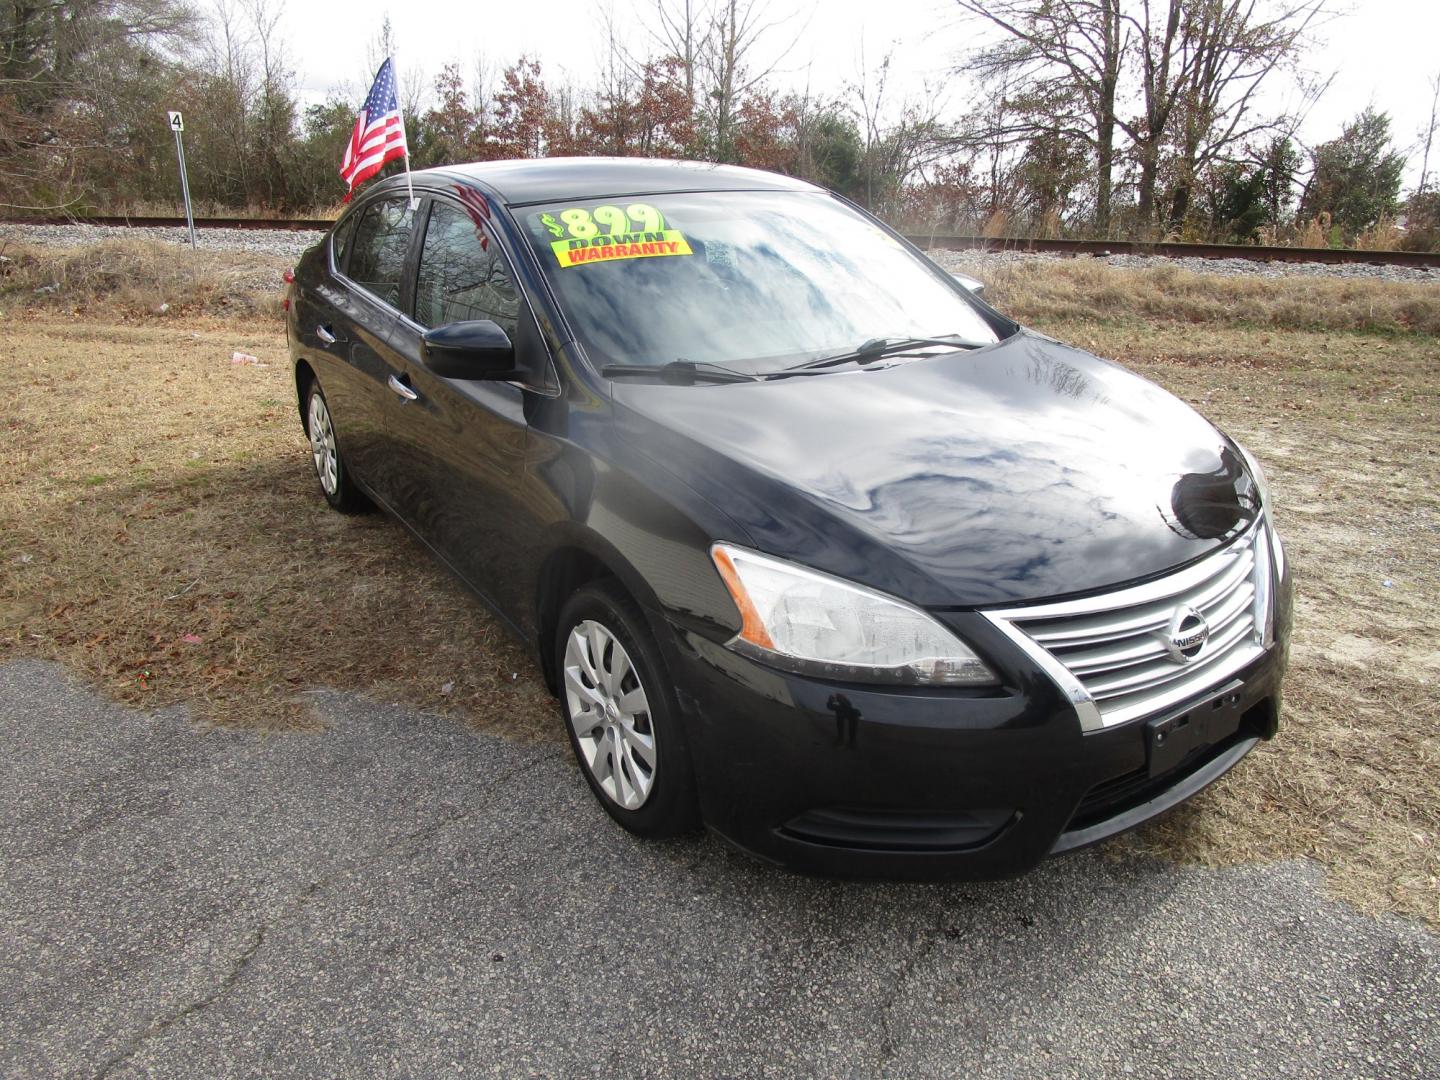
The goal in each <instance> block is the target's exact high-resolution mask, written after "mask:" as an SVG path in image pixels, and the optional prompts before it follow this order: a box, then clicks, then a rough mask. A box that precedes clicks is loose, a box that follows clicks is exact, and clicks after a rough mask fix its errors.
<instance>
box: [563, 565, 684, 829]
mask: <svg viewBox="0 0 1440 1080" xmlns="http://www.w3.org/2000/svg"><path fill="white" fill-rule="evenodd" d="M554 648H555V654H554V656H555V671H556V674H557V676H558V681H559V684H560V694H559V697H560V715H561V718H562V720H563V721H564V723H565V731H566V733H567V734H568V735H569V736H570V749H571V750H573V751H574V753H575V760H576V762H577V764H579V766H580V772H581V774H582V775H583V776H584V777H585V781H586V783H588V784H589V785H590V790H591V791H592V792H594V794H595V797H596V798H597V799H598V800H599V801H600V805H601V806H603V807H604V808H605V811H606V813H608V814H609V815H610V816H611V817H612V818H614V819H615V820H616V821H617V822H619V823H620V824H621V825H623V826H624V827H625V828H626V829H628V830H630V832H632V833H634V834H635V835H636V836H643V837H664V836H677V835H679V834H681V833H685V832H689V831H691V830H693V829H695V828H697V827H698V826H699V823H700V813H699V808H698V805H697V801H696V794H695V775H694V770H693V769H692V767H691V764H690V750H689V746H688V745H687V743H686V739H685V729H684V724H683V722H682V720H681V717H680V710H679V708H678V706H677V705H676V703H675V691H674V689H673V687H672V686H671V684H670V679H669V675H668V673H667V672H666V670H665V665H664V663H663V661H662V660H661V658H660V651H659V649H658V648H657V646H656V645H655V641H654V638H653V637H652V636H651V634H650V630H649V627H648V626H647V624H646V621H645V616H644V614H643V613H642V612H641V611H640V609H639V607H638V606H637V605H636V604H635V602H634V601H633V600H632V599H630V597H629V596H627V595H626V594H625V593H624V592H623V590H621V589H620V588H619V587H618V586H617V585H616V584H615V583H614V582H613V581H601V582H594V583H591V584H589V585H585V586H583V587H581V588H580V589H579V590H577V591H576V592H575V594H574V595H573V596H571V597H570V599H569V600H567V601H566V603H565V606H564V607H563V608H562V609H561V611H560V618H559V620H558V621H557V625H556V633H555V644H554ZM597 648H598V651H599V662H598V664H597V662H596V659H595V657H596V652H597ZM617 673H618V674H619V675H620V678H619V680H618V682H617V681H616V680H615V679H614V676H615V675H616V674H617ZM617 687H618V689H616V688H617ZM637 695H638V696H637ZM606 702H608V703H609V705H610V706H611V707H610V708H608V709H607V707H606ZM589 721H593V723H591V722H589ZM647 744H648V746H647ZM617 766H618V767H617Z"/></svg>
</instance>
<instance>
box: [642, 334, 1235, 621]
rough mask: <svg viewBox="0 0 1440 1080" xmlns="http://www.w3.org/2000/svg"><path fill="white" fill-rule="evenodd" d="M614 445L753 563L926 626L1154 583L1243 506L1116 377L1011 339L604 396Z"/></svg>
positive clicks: (1220, 472) (1218, 474) (1203, 449)
mask: <svg viewBox="0 0 1440 1080" xmlns="http://www.w3.org/2000/svg"><path fill="white" fill-rule="evenodd" d="M613 386H614V404H615V416H616V422H617V423H618V424H619V426H620V432H621V434H622V436H623V437H625V438H626V439H627V440H629V441H631V442H632V443H633V444H634V447H635V449H637V450H639V451H640V452H641V453H642V454H644V456H645V457H646V458H648V459H649V460H650V461H651V462H652V463H653V464H654V465H655V466H656V467H662V468H665V469H668V470H670V471H671V472H673V473H675V474H676V475H678V476H680V477H682V478H683V479H684V480H685V481H686V482H687V483H688V484H690V485H691V486H693V487H694V488H696V489H697V490H698V491H699V493H700V494H702V495H703V496H705V497H706V498H707V499H708V500H709V501H711V502H713V503H714V504H715V505H716V506H718V507H719V508H721V509H722V510H724V511H725V512H726V513H727V514H728V515H729V516H730V517H731V518H732V519H733V520H734V521H735V522H736V523H737V524H738V525H739V526H740V527H742V528H743V529H744V530H745V531H746V533H748V536H744V537H716V539H730V540H736V541H738V542H741V543H748V544H751V545H753V546H755V547H756V548H758V549H760V550H762V551H765V552H768V553H770V554H772V555H777V556H780V557H783V558H788V559H793V560H795V561H797V562H801V563H804V564H806V565H808V566H812V567H815V568H817V569H820V570H824V571H827V572H829V573H832V574H837V575H839V576H841V577H845V578H849V579H851V580H857V581H862V582H865V583H867V584H869V585H871V586H873V587H875V588H879V589H882V590H884V591H886V592H889V593H892V594H895V595H899V596H903V597H905V598H906V599H908V600H910V601H912V602H913V603H917V604H922V605H925V606H930V607H978V606H987V605H996V604H1008V603H1017V602H1024V601H1030V600H1037V599H1041V598H1050V597H1055V596H1064V595H1071V594H1075V593H1082V592H1089V591H1094V590H1098V589H1103V588H1107V587H1110V586H1114V585H1118V584H1121V583H1126V582H1132V581H1135V580H1138V579H1142V578H1146V577H1150V576H1153V575H1156V574H1158V573H1160V572H1162V571H1165V570H1169V569H1171V568H1173V567H1176V566H1179V565H1182V564H1184V563H1186V562H1189V561H1192V560H1194V559H1196V558H1199V557H1201V556H1203V555H1205V554H1206V553H1208V552H1210V551H1212V550H1214V549H1216V548H1217V547H1221V546H1223V545H1224V544H1226V543H1228V542H1229V541H1230V540H1232V539H1233V538H1234V537H1235V536H1236V535H1237V534H1238V532H1239V531H1241V530H1242V529H1243V528H1244V526H1245V525H1246V524H1248V522H1249V521H1250V520H1252V519H1253V517H1254V513H1255V510H1254V508H1255V506H1256V505H1257V501H1256V497H1255V489H1254V486H1253V482H1252V480H1251V478H1250V477H1249V475H1248V474H1247V472H1246V470H1245V467H1244V465H1243V463H1242V461H1241V459H1240V457H1239V455H1238V454H1237V452H1236V449H1235V447H1234V445H1233V444H1232V443H1231V442H1230V441H1229V440H1228V439H1226V438H1225V437H1224V436H1223V435H1221V434H1220V432H1218V431H1217V430H1216V429H1215V428H1214V427H1213V426H1212V425H1211V424H1210V423H1209V422H1208V421H1206V420H1205V419H1204V418H1203V417H1201V416H1200V415H1199V414H1198V413H1196V412H1195V411H1194V410H1193V409H1191V408H1190V407H1189V406H1187V405H1185V404H1184V403H1183V402H1181V401H1179V400H1178V399H1176V398H1175V397H1173V396H1171V395H1170V394H1168V393H1166V392H1165V391H1163V390H1161V389H1160V388H1159V387H1158V386H1155V385H1154V384H1153V383H1150V382H1148V381H1147V380H1145V379H1142V378H1140V377H1139V376H1137V375H1134V374H1132V373H1131V372H1128V371H1126V370H1125V369H1124V368H1121V367H1119V366H1118V365H1116V364H1112V363H1109V362H1107V361H1104V360H1100V359H1098V358H1097V357H1094V356H1092V355H1090V354H1088V353H1085V352H1083V351H1081V350H1079V349H1075V348H1071V347H1069V346H1066V345H1062V344H1060V343H1059V342H1056V341H1052V340H1051V339H1049V338H1045V337H1042V336H1040V335H1038V334H1035V333H1032V332H1029V331H1021V332H1019V333H1017V334H1014V335H1012V336H1011V337H1009V338H1007V339H1005V340H1004V341H1001V342H1000V343H998V344H996V345H993V346H990V347H987V348H985V349H982V350H977V351H973V352H959V353H953V354H945V355H942V356H935V357H930V358H926V359H920V360H914V361H899V362H897V363H895V364H894V366H890V367H886V368H882V369H879V370H876V369H874V368H872V369H870V370H859V369H844V370H837V371H835V372H832V373H828V374H824V375H814V376H802V377H797V378H791V379H784V380H777V381H775V382H766V383H733V384H723V385H696V386H671V385H664V384H656V383H648V382H647V383H639V382H616V383H614V384H613Z"/></svg>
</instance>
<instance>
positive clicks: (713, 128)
mask: <svg viewBox="0 0 1440 1080" xmlns="http://www.w3.org/2000/svg"><path fill="white" fill-rule="evenodd" d="M772 10H773V8H770V7H768V6H767V4H766V3H765V2H764V0H720V2H719V3H718V5H717V7H716V9H715V11H714V15H713V16H712V18H711V22H710V26H709V29H708V30H707V31H706V32H705V34H704V37H703V38H702V39H701V40H700V46H699V54H698V56H699V62H700V72H701V76H702V78H703V79H704V83H703V85H702V86H701V87H700V89H702V90H703V100H702V101H701V103H700V112H701V113H702V115H704V117H705V119H706V121H707V124H708V127H709V130H710V136H711V138H712V140H713V147H712V151H713V156H714V158H715V160H717V161H733V160H734V157H735V119H736V115H737V113H738V111H739V108H740V104H741V102H742V101H743V100H744V97H745V95H746V94H748V93H750V92H751V91H752V90H754V89H755V88H756V87H758V86H759V85H761V84H762V83H763V82H764V81H765V80H766V79H768V78H769V77H770V75H771V74H772V73H773V72H774V71H775V68H776V67H777V66H778V65H779V62H780V58H781V57H782V56H784V55H785V54H786V53H787V52H789V48H790V47H793V45H794V41H793V40H792V41H791V42H790V46H788V47H785V48H781V49H779V50H777V51H776V52H775V54H774V58H773V59H772V60H770V62H769V63H767V64H764V66H760V65H758V64H756V62H755V61H756V58H757V50H758V46H759V45H760V43H761V41H762V40H764V39H765V38H766V37H768V36H769V35H770V34H771V33H772V32H773V31H775V30H777V29H779V28H780V27H782V26H784V25H785V24H786V23H788V22H790V21H791V20H792V19H793V17H794V16H793V13H792V12H789V11H786V12H784V13H782V14H780V15H779V16H777V17H775V18H767V17H766V16H767V15H768V14H769V13H770V12H771V11H772ZM796 37H797V38H798V34H797V35H796Z"/></svg>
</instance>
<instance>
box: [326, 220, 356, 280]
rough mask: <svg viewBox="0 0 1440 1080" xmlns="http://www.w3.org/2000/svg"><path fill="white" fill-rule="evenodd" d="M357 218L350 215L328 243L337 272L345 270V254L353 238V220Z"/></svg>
mask: <svg viewBox="0 0 1440 1080" xmlns="http://www.w3.org/2000/svg"><path fill="white" fill-rule="evenodd" d="M358 216H359V215H358V214H351V215H350V216H349V217H347V218H346V219H345V220H344V221H342V222H341V223H340V227H339V228H338V229H336V230H335V235H334V237H333V238H332V239H331V241H330V250H331V254H332V255H333V256H334V258H335V269H337V270H341V271H343V270H344V269H345V253H346V252H348V251H349V250H350V241H351V239H353V238H354V236H355V219H356V218H357V217H358Z"/></svg>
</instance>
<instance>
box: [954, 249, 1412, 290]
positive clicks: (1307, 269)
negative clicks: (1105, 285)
mask: <svg viewBox="0 0 1440 1080" xmlns="http://www.w3.org/2000/svg"><path fill="white" fill-rule="evenodd" d="M929 254H930V257H931V258H932V259H934V260H935V261H936V262H937V263H939V264H940V265H941V266H943V267H944V268H945V269H946V270H953V271H959V272H960V273H962V274H969V275H971V276H972V277H977V278H980V279H982V280H983V279H984V276H985V271H986V270H989V269H994V268H995V267H997V266H1014V265H1016V264H1018V263H1025V262H1035V261H1040V262H1070V261H1077V262H1094V263H1100V264H1103V265H1105V266H1113V267H1115V268H1117V269H1122V270H1145V269H1152V268H1154V267H1157V266H1169V267H1173V268H1174V269H1176V270H1188V271H1189V272H1191V273H1194V274H1222V275H1225V276H1227V277H1235V276H1242V275H1243V276H1249V277H1261V278H1282V277H1337V278H1360V279H1364V280H1367V281H1409V282H1420V283H1421V284H1424V283H1427V282H1440V270H1433V269H1430V268H1428V267H1423V266H1383V265H1372V264H1370V263H1340V264H1333V263H1288V262H1256V261H1255V260H1253V259H1199V258H1180V259H1176V258H1169V257H1166V256H1163V255H1105V256H1097V255H1077V256H1075V257H1074V258H1073V259H1071V258H1070V257H1068V256H1064V255H1051V254H1038V253H1035V252H1028V251H951V250H947V249H940V248H935V249H933V250H931V251H930V253H929Z"/></svg>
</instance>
